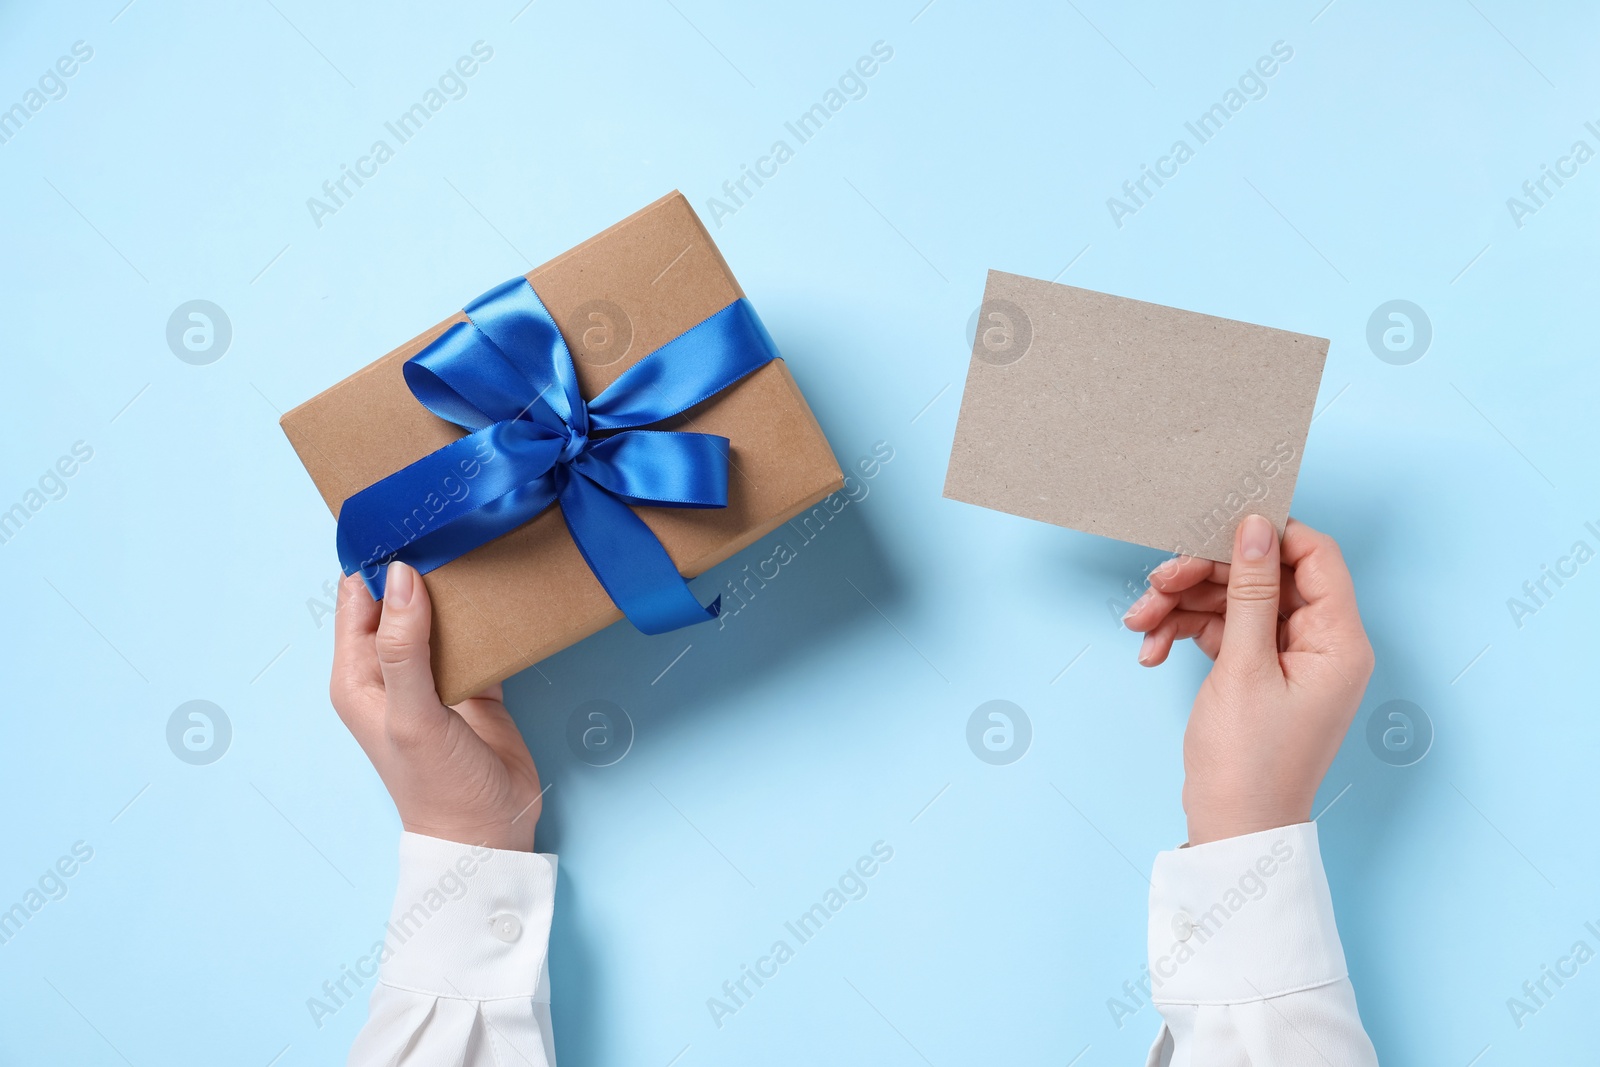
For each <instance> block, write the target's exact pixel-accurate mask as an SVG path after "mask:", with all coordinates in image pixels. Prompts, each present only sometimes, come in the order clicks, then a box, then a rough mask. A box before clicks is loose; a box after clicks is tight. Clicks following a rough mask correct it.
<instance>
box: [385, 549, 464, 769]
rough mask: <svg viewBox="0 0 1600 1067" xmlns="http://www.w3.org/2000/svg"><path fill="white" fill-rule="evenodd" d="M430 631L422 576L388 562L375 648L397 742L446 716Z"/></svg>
mask: <svg viewBox="0 0 1600 1067" xmlns="http://www.w3.org/2000/svg"><path fill="white" fill-rule="evenodd" d="M432 628H433V607H432V604H430V602H429V600H428V588H427V586H425V585H423V584H422V576H421V575H420V574H418V573H417V572H416V570H415V569H414V568H412V567H410V566H408V565H407V564H404V563H401V562H399V561H398V560H397V561H395V562H394V563H391V564H389V573H388V575H387V577H386V579H385V589H384V597H383V615H382V617H380V618H379V620H378V636H377V648H378V665H379V667H380V668H381V669H382V671H383V691H384V697H385V703H386V704H387V705H388V727H389V731H390V733H391V735H395V736H396V738H397V740H398V739H400V738H404V737H407V736H415V734H416V733H417V732H418V731H421V730H427V729H429V728H432V727H435V726H437V725H439V724H442V723H443V722H444V720H445V718H446V716H447V714H448V713H447V712H446V711H445V710H444V705H443V704H441V703H440V702H439V693H438V690H437V689H436V688H435V687H434V684H433V665H432V664H431V663H430V662H429V655H428V634H429V631H430V630H431V629H432Z"/></svg>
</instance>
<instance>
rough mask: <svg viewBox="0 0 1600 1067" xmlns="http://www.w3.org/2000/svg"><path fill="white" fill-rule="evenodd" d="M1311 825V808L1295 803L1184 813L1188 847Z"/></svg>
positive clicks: (1208, 809) (1213, 808)
mask: <svg viewBox="0 0 1600 1067" xmlns="http://www.w3.org/2000/svg"><path fill="white" fill-rule="evenodd" d="M1310 821H1311V805H1310V804H1309V803H1304V804H1302V803H1300V802H1298V801H1294V802H1285V803H1281V804H1272V805H1263V806H1254V805H1252V806H1249V807H1232V806H1229V807H1215V806H1210V805H1207V806H1204V807H1197V808H1194V809H1191V810H1189V811H1188V826H1189V844H1191V845H1204V844H1209V843H1210V842H1212V841H1223V840H1226V839H1227V838H1231V837H1244V836H1245V835H1246V834H1255V833H1260V832H1261V831H1263V830H1276V829H1278V828H1279V827H1283V826H1295V825H1298V824H1300V823H1305V822H1310Z"/></svg>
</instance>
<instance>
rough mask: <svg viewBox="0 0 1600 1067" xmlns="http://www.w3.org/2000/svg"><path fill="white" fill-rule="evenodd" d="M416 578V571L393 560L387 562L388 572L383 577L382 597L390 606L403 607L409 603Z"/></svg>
mask: <svg viewBox="0 0 1600 1067" xmlns="http://www.w3.org/2000/svg"><path fill="white" fill-rule="evenodd" d="M416 580H417V572H416V571H414V570H412V569H411V568H410V567H408V566H406V565H405V564H404V563H401V562H400V561H399V560H395V561H394V562H393V563H391V564H389V573H388V575H387V577H385V579H384V585H383V599H384V600H386V601H388V602H389V606H390V607H395V608H403V607H405V606H406V605H407V604H409V603H411V593H412V591H413V589H414V588H415V585H414V583H415V582H416Z"/></svg>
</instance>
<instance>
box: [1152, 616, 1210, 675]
mask: <svg viewBox="0 0 1600 1067" xmlns="http://www.w3.org/2000/svg"><path fill="white" fill-rule="evenodd" d="M1222 632H1223V623H1222V616H1221V615H1218V614H1216V613H1215V612H1209V611H1174V612H1173V613H1172V614H1171V615H1169V616H1167V618H1166V619H1165V620H1164V621H1163V622H1162V623H1161V625H1160V626H1157V627H1156V628H1155V629H1154V630H1151V631H1150V632H1149V633H1148V634H1146V635H1145V638H1144V643H1143V644H1141V645H1140V646H1139V662H1140V663H1141V664H1143V665H1144V666H1146V667H1155V666H1158V665H1160V664H1162V663H1164V662H1166V659H1167V656H1168V655H1169V654H1170V653H1171V652H1172V646H1173V645H1174V644H1175V643H1176V642H1178V641H1182V640H1184V639H1186V638H1191V637H1192V638H1194V642H1195V644H1197V645H1199V646H1200V650H1201V651H1202V652H1204V653H1205V654H1206V655H1207V656H1210V657H1211V658H1212V659H1216V658H1217V647H1218V645H1219V643H1220V642H1221V640H1222Z"/></svg>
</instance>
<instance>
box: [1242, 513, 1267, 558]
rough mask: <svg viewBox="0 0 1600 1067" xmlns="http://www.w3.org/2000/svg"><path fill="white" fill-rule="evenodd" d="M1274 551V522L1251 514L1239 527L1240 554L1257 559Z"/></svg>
mask: <svg viewBox="0 0 1600 1067" xmlns="http://www.w3.org/2000/svg"><path fill="white" fill-rule="evenodd" d="M1270 551H1272V523H1270V522H1268V521H1267V520H1266V519H1263V518H1262V517H1261V516H1260V515H1251V516H1249V517H1248V518H1246V519H1245V520H1244V523H1243V525H1241V526H1240V527H1239V554H1240V555H1241V556H1243V557H1244V558H1245V559H1247V560H1250V561H1255V560H1258V559H1260V558H1261V557H1263V556H1265V555H1266V554H1267V553H1268V552H1270Z"/></svg>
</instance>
